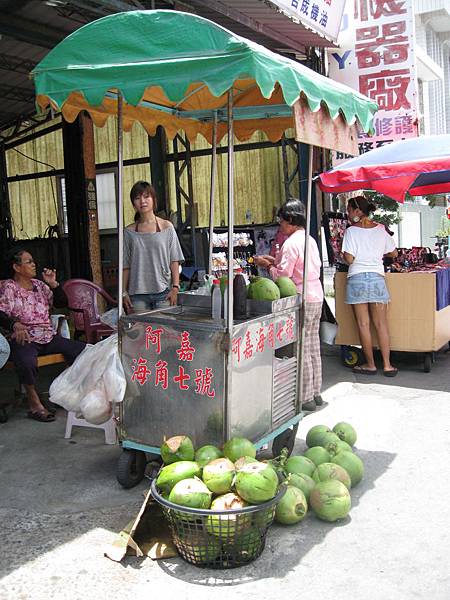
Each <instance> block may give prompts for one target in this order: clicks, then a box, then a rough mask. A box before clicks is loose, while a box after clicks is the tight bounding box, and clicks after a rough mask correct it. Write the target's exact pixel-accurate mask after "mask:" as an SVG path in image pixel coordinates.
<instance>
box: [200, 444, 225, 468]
mask: <svg viewBox="0 0 450 600" xmlns="http://www.w3.org/2000/svg"><path fill="white" fill-rule="evenodd" d="M222 456H223V454H222V452H221V451H220V450H219V448H217V447H216V446H210V445H208V446H202V447H201V448H199V449H198V450H197V451H196V453H195V462H196V463H198V464H199V465H200V466H201V467H204V466H205V465H207V464H208V463H209V462H211V461H212V460H216V458H221V457H222Z"/></svg>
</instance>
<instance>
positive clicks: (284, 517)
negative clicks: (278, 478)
mask: <svg viewBox="0 0 450 600" xmlns="http://www.w3.org/2000/svg"><path fill="white" fill-rule="evenodd" d="M307 512H308V503H307V501H306V497H305V494H304V493H303V492H302V491H301V490H300V489H298V488H297V487H295V486H294V485H288V486H287V487H286V491H285V493H284V494H283V496H282V498H281V500H280V501H279V502H278V504H277V508H276V510H275V521H276V522H277V523H281V524H282V525H294V523H299V522H300V521H301V520H302V519H304V518H305V516H306V513H307Z"/></svg>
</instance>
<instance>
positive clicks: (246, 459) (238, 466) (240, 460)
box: [234, 456, 258, 471]
mask: <svg viewBox="0 0 450 600" xmlns="http://www.w3.org/2000/svg"><path fill="white" fill-rule="evenodd" d="M252 462H253V463H254V462H258V461H257V460H256V458H252V457H251V456H241V458H238V459H237V461H236V462H235V463H234V468H235V470H236V471H239V469H242V467H243V466H244V465H248V464H249V463H252Z"/></svg>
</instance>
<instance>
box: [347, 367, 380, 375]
mask: <svg viewBox="0 0 450 600" xmlns="http://www.w3.org/2000/svg"><path fill="white" fill-rule="evenodd" d="M352 371H353V373H358V374H359V375H376V374H377V370H376V369H363V368H362V367H358V366H356V367H353V369H352Z"/></svg>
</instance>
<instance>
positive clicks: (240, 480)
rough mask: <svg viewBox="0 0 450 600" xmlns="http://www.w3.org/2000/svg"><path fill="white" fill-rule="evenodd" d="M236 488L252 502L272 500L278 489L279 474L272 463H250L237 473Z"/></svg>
mask: <svg viewBox="0 0 450 600" xmlns="http://www.w3.org/2000/svg"><path fill="white" fill-rule="evenodd" d="M234 485H235V488H236V491H237V493H238V494H239V496H241V498H243V499H244V500H246V501H247V502H249V503H250V504H261V503H262V502H267V501H268V500H271V499H272V498H273V497H274V496H275V494H276V493H277V489H278V476H277V474H276V473H275V471H274V470H273V468H272V467H271V466H270V465H267V464H264V463H261V462H256V463H249V464H247V465H245V466H244V467H242V469H241V470H240V471H238V472H237V473H236V479H235V483H234Z"/></svg>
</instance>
